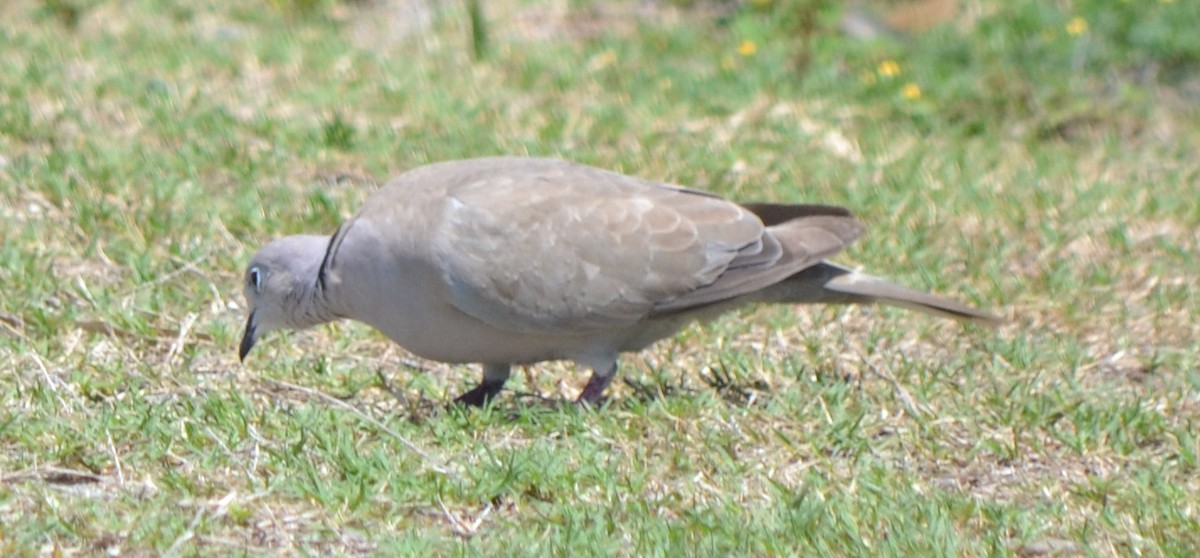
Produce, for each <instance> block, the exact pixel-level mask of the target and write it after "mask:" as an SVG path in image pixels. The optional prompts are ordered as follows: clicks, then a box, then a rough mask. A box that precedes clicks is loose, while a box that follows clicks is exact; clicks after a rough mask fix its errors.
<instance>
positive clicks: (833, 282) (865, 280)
mask: <svg viewBox="0 0 1200 558" xmlns="http://www.w3.org/2000/svg"><path fill="white" fill-rule="evenodd" d="M763 294H764V301H769V302H783V303H792V304H804V303H825V304H839V303H841V304H870V303H881V304H888V305H892V306H900V307H903V308H909V309H912V310H917V311H920V312H925V313H929V314H934V315H939V316H944V317H947V318H954V319H956V320H963V321H971V322H977V323H984V324H996V323H998V322H1000V321H1001V320H1000V318H999V317H998V316H996V315H994V314H991V313H988V312H984V311H982V310H978V309H975V308H972V307H970V306H967V305H965V304H962V303H960V302H956V301H953V300H950V299H947V298H942V297H940V296H936V295H932V294H929V293H925V292H921V291H918V290H915V289H910V288H908V287H905V286H902V285H897V284H896V283H892V282H891V281H888V280H886V279H881V278H879V277H874V276H871V275H866V274H864V273H859V272H857V271H854V270H852V269H848V268H845V267H842V266H839V265H836V264H831V263H828V262H823V263H820V264H817V265H815V266H812V267H810V268H808V269H805V270H804V271H801V272H800V273H797V274H795V275H793V276H791V277H789V278H788V279H787V280H785V281H783V282H782V283H778V284H776V285H774V286H773V287H772V288H771V289H768V290H767V291H764V293H763Z"/></svg>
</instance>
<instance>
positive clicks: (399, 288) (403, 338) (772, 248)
mask: <svg viewBox="0 0 1200 558" xmlns="http://www.w3.org/2000/svg"><path fill="white" fill-rule="evenodd" d="M864 230H865V229H864V226H863V225H862V224H861V223H860V222H859V221H858V220H856V219H855V218H854V217H853V216H852V215H851V213H850V212H849V211H848V210H846V209H843V208H840V207H835V206H831V205H819V204H781V203H743V204H738V203H734V202H732V201H728V200H726V199H724V198H722V197H720V196H717V195H714V194H711V193H707V192H703V191H699V190H694V189H689V188H686V187H682V186H677V185H673V184H667V183H661V182H656V181H651V180H643V179H639V178H635V177H631V176H626V175H623V174H619V173H615V172H610V171H606V170H602V169H599V168H595V167H590V166H585V165H581V164H576V163H571V162H567V161H561V160H556V159H541V158H527V157H490V158H478V159H466V160H458V161H448V162H442V163H435V164H430V165H426V166H421V167H417V168H414V169H412V170H409V171H407V172H405V173H403V174H401V175H399V176H398V177H396V178H394V179H393V180H391V181H390V182H388V183H387V184H386V185H384V186H383V187H382V188H380V189H379V190H378V191H376V192H375V193H374V194H372V195H371V196H370V197H369V198H368V199H367V200H366V202H365V204H364V205H363V207H362V208H361V210H359V211H358V213H357V214H355V215H354V216H353V217H351V218H350V219H348V220H347V221H345V222H344V223H342V225H341V226H340V227H338V229H337V230H336V231H335V232H334V233H333V234H332V235H328V236H322V235H294V236H286V237H282V238H279V239H276V240H273V241H271V242H269V243H268V244H266V245H264V246H263V247H262V248H261V249H260V250H259V251H258V253H256V254H255V255H254V256H253V258H252V259H251V260H250V263H249V265H248V266H247V268H246V272H245V276H244V280H245V284H244V293H245V297H246V301H247V306H248V309H249V314H248V317H247V319H246V326H245V330H244V333H243V336H242V340H241V345H240V347H239V351H238V355H239V358H240V359H241V360H243V361H244V360H245V358H246V356H247V355H248V353H249V352H250V350H251V349H252V348H253V347H254V345H255V343H256V342H257V341H258V339H259V338H260V337H261V336H262V335H263V334H266V333H268V332H271V331H274V330H281V329H283V330H300V329H304V328H308V327H312V326H316V325H319V324H323V323H327V322H331V321H334V320H341V319H349V320H355V321H358V322H362V323H365V324H367V325H369V326H371V327H373V328H375V329H377V330H378V331H380V332H382V333H383V334H384V335H386V336H387V337H388V338H390V339H391V340H393V341H395V342H396V343H397V344H399V345H400V346H401V347H403V348H404V349H406V350H407V351H409V352H411V353H413V354H415V355H417V356H420V357H423V358H426V359H431V360H435V361H440V362H445V363H477V364H480V365H481V366H482V380H481V382H480V383H479V384H478V385H477V386H475V387H474V388H473V389H470V390H469V391H466V392H465V393H463V394H462V395H460V396H459V397H458V398H457V399H456V401H457V402H459V403H462V404H466V405H483V404H485V403H486V402H488V401H489V400H491V399H492V398H493V397H495V396H496V395H497V394H498V393H499V392H500V391H501V389H502V388H503V386H504V384H505V382H506V381H507V380H508V377H509V373H510V371H511V369H512V367H513V366H514V365H529V364H534V363H538V362H543V361H552V360H569V361H573V362H574V363H575V364H576V365H577V366H580V367H583V368H586V369H590V370H591V377H590V378H589V380H588V382H587V384H586V385H585V386H584V388H583V390H582V392H581V393H580V394H579V396H578V399H577V401H578V402H580V403H586V404H595V403H597V402H599V401H600V400H601V399H602V397H603V394H604V392H605V390H606V388H607V387H608V385H609V384H610V383H611V382H612V380H613V377H614V376H615V375H616V372H617V363H618V358H619V356H620V355H621V354H622V353H628V352H636V351H640V350H643V349H645V348H647V347H649V346H651V345H653V344H654V343H655V342H657V341H659V340H662V339H665V338H668V337H671V336H673V335H674V334H675V333H676V332H678V331H679V330H680V329H681V328H683V327H684V326H686V325H688V324H689V323H691V322H693V321H697V320H699V321H707V320H711V319H714V318H716V317H717V316H720V315H721V314H723V313H726V312H729V311H732V310H735V309H737V308H740V307H743V306H746V305H751V304H789V305H798V304H874V303H882V304H890V305H896V306H902V307H907V308H912V309H916V310H920V311H924V312H927V313H931V314H936V315H941V316H946V317H950V318H954V319H958V320H963V321H969V322H977V323H995V322H997V321H998V318H997V317H996V316H994V315H992V314H990V313H987V312H984V311H981V310H977V309H975V308H972V307H970V306H967V305H965V304H962V303H959V302H955V301H953V300H949V299H947V298H943V297H940V296H936V295H933V294H928V293H924V292H921V291H917V290H914V289H910V288H908V287H904V286H901V285H898V284H896V283H893V282H890V281H887V280H885V279H882V278H879V277H875V276H872V275H868V274H865V273H862V272H859V271H857V270H854V269H851V268H848V267H845V266H841V265H838V264H836V263H832V262H830V261H827V258H829V257H831V256H833V255H835V254H837V253H838V252H840V251H841V250H842V249H843V248H845V247H846V246H847V245H849V244H850V243H851V242H853V241H854V240H855V239H857V238H858V237H859V236H860V235H862V234H863V232H864Z"/></svg>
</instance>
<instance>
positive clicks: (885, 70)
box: [878, 60, 900, 77]
mask: <svg viewBox="0 0 1200 558" xmlns="http://www.w3.org/2000/svg"><path fill="white" fill-rule="evenodd" d="M878 71H879V75H881V76H883V77H895V76H898V75H900V65H899V64H897V63H896V61H895V60H884V61H883V62H880V63H879V70H878Z"/></svg>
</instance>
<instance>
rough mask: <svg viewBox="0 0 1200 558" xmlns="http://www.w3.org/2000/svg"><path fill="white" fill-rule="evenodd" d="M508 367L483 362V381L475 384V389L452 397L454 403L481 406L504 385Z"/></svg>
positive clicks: (506, 365) (506, 379)
mask: <svg viewBox="0 0 1200 558" xmlns="http://www.w3.org/2000/svg"><path fill="white" fill-rule="evenodd" d="M509 371H510V367H509V365H508V364H484V365H483V381H482V382H479V385H477V386H475V389H472V390H471V391H468V392H466V393H464V394H462V395H460V396H458V397H457V398H455V399H454V402H455V403H458V404H460V405H467V406H470V407H482V406H484V405H485V404H486V403H487V402H488V401H490V400H491V399H492V398H493V397H495V396H496V394H497V393H500V389H501V388H503V387H504V382H507V381H508V373H509Z"/></svg>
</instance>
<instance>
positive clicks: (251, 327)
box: [238, 312, 258, 362]
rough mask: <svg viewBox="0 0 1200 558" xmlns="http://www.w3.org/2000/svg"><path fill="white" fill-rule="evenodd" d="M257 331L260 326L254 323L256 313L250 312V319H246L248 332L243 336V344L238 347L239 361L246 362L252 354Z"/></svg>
mask: <svg viewBox="0 0 1200 558" xmlns="http://www.w3.org/2000/svg"><path fill="white" fill-rule="evenodd" d="M257 330H258V324H255V323H254V312H250V317H249V318H246V332H245V333H243V334H242V344H241V346H239V347H238V360H239V361H242V362H245V361H246V355H248V354H250V349H253V348H254V341H255V340H256V339H255V334H256V333H257Z"/></svg>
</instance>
